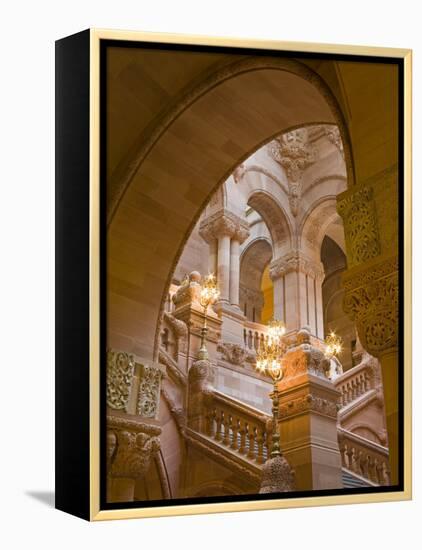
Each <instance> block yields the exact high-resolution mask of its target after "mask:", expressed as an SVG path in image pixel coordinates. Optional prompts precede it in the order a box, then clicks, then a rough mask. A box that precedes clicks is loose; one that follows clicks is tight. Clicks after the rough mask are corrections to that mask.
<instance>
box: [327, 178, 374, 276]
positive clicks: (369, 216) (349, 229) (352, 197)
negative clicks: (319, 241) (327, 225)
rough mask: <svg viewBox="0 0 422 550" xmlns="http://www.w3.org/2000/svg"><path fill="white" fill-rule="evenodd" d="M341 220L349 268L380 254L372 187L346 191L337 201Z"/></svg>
mask: <svg viewBox="0 0 422 550" xmlns="http://www.w3.org/2000/svg"><path fill="white" fill-rule="evenodd" d="M337 210H338V213H339V214H340V216H341V217H342V218H343V224H344V234H345V238H346V249H347V260H348V265H349V268H350V267H353V266H355V265H359V264H361V263H363V262H365V261H367V260H370V259H371V258H374V257H375V256H378V255H379V254H380V252H381V248H380V240H379V234H378V223H377V216H376V211H375V202H374V199H373V189H372V187H362V188H360V189H358V190H357V191H354V190H353V189H352V190H350V191H346V193H344V194H343V195H341V196H340V197H339V198H338V200H337Z"/></svg>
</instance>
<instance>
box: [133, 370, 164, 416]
mask: <svg viewBox="0 0 422 550" xmlns="http://www.w3.org/2000/svg"><path fill="white" fill-rule="evenodd" d="M161 377H162V373H161V370H160V368H159V367H157V366H154V365H141V369H140V381H139V394H138V408H137V412H138V414H139V415H140V416H144V417H145V418H156V417H157V415H158V405H159V402H160V386H161Z"/></svg>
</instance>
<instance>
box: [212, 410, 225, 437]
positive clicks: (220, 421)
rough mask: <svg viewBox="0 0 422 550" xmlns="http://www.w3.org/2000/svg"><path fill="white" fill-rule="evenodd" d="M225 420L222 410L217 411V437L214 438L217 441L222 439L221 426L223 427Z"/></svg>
mask: <svg viewBox="0 0 422 550" xmlns="http://www.w3.org/2000/svg"><path fill="white" fill-rule="evenodd" d="M223 420H224V413H223V412H222V411H219V412H216V418H215V421H216V430H215V438H214V439H215V440H216V441H221V439H222V430H221V428H222V424H223Z"/></svg>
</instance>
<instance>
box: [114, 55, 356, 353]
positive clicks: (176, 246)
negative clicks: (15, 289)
mask: <svg viewBox="0 0 422 550" xmlns="http://www.w3.org/2000/svg"><path fill="white" fill-rule="evenodd" d="M228 105H230V108H228ZM316 123H336V124H337V125H339V126H340V128H341V129H342V131H344V132H346V130H345V126H344V122H343V118H342V114H341V110H340V109H339V107H338V105H337V102H336V100H335V99H334V96H333V95H332V94H331V92H330V90H329V89H328V88H327V86H326V85H325V84H324V82H323V81H322V80H321V79H320V77H318V76H317V75H316V73H314V72H313V71H312V70H310V69H308V68H306V67H305V66H304V65H302V64H301V63H298V62H296V61H292V60H285V59H266V58H257V59H255V58H253V59H250V58H249V59H245V60H242V61H240V62H236V63H234V64H233V66H230V67H229V68H227V67H226V68H225V69H224V71H222V72H220V73H218V74H217V75H214V77H213V78H212V79H211V81H210V82H207V83H203V84H201V85H200V87H199V89H196V90H194V91H191V93H190V94H188V95H187V97H186V98H185V99H184V100H183V101H182V102H181V104H180V105H179V106H177V107H176V108H175V109H174V110H173V113H168V114H167V115H166V116H164V117H163V120H161V122H160V124H159V125H157V127H155V128H154V129H153V130H152V132H151V133H150V135H149V136H148V138H147V139H145V141H144V142H143V143H142V145H141V147H140V148H139V150H138V151H137V153H136V159H135V160H134V161H133V162H132V163H131V165H130V167H129V168H128V172H127V173H126V175H125V176H124V177H123V176H122V178H121V180H120V181H119V182H118V185H117V187H118V188H119V189H118V190H117V191H115V192H111V193H110V196H111V201H110V205H111V207H112V211H113V212H114V216H113V219H112V221H111V223H110V226H109V232H108V237H107V249H108V250H107V270H108V344H109V345H110V346H111V347H115V348H117V349H125V350H127V351H130V352H133V353H135V354H137V355H138V356H140V357H145V358H147V359H152V358H154V357H155V356H156V351H157V341H158V327H159V324H160V319H161V312H162V305H163V300H164V299H165V297H166V295H167V288H168V286H169V283H170V277H171V273H172V272H173V270H174V267H175V265H176V263H177V260H178V258H179V256H180V253H181V251H182V249H183V245H184V243H185V241H186V239H187V237H188V235H189V234H190V232H191V230H192V228H193V226H194V224H195V223H196V221H197V219H198V217H199V215H200V214H201V212H202V210H203V208H204V206H205V204H206V203H207V202H208V201H209V199H210V197H211V195H212V194H213V193H214V192H215V190H216V189H217V188H218V186H219V185H221V183H222V182H223V181H225V179H226V178H227V177H228V175H229V174H230V173H231V172H232V171H233V169H234V167H235V166H237V165H238V164H239V163H240V162H242V160H243V159H245V158H247V157H248V156H249V155H250V154H251V152H252V151H254V150H256V149H257V148H258V147H259V146H260V145H261V144H263V143H265V142H267V141H268V140H270V139H272V137H273V136H275V135H278V134H280V133H281V132H283V131H284V130H285V129H286V128H292V127H298V126H300V125H306V124H316ZM187 135H190V136H191V137H192V139H190V140H186V136H187ZM344 142H345V149H346V150H347V151H349V149H348V146H347V144H348V140H347V139H344ZM349 153H350V151H349ZM348 158H350V154H349V156H348ZM349 166H351V164H350V163H349ZM350 179H351V180H353V175H352V170H351V168H350ZM117 187H116V189H117ZM119 190H120V191H119ZM116 193H117V194H118V195H119V196H118V200H117V202H116V200H115V198H114V199H113V197H116V196H117V195H116ZM119 193H120V194H119ZM113 205H114V207H113Z"/></svg>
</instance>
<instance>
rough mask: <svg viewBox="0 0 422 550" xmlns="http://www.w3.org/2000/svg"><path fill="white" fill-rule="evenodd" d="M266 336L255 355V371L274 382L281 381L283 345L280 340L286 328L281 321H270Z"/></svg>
mask: <svg viewBox="0 0 422 550" xmlns="http://www.w3.org/2000/svg"><path fill="white" fill-rule="evenodd" d="M268 327H269V328H268V336H267V338H266V339H265V340H264V342H263V343H262V344H261V345H260V347H259V349H258V351H257V354H256V365H255V367H256V370H257V371H259V372H260V373H262V374H267V375H268V376H271V378H272V379H273V380H274V381H278V380H281V378H282V375H283V369H282V356H283V354H284V345H283V341H282V338H283V336H284V334H285V332H286V327H285V326H284V324H283V323H282V322H281V321H277V320H274V321H271V323H269V325H268Z"/></svg>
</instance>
